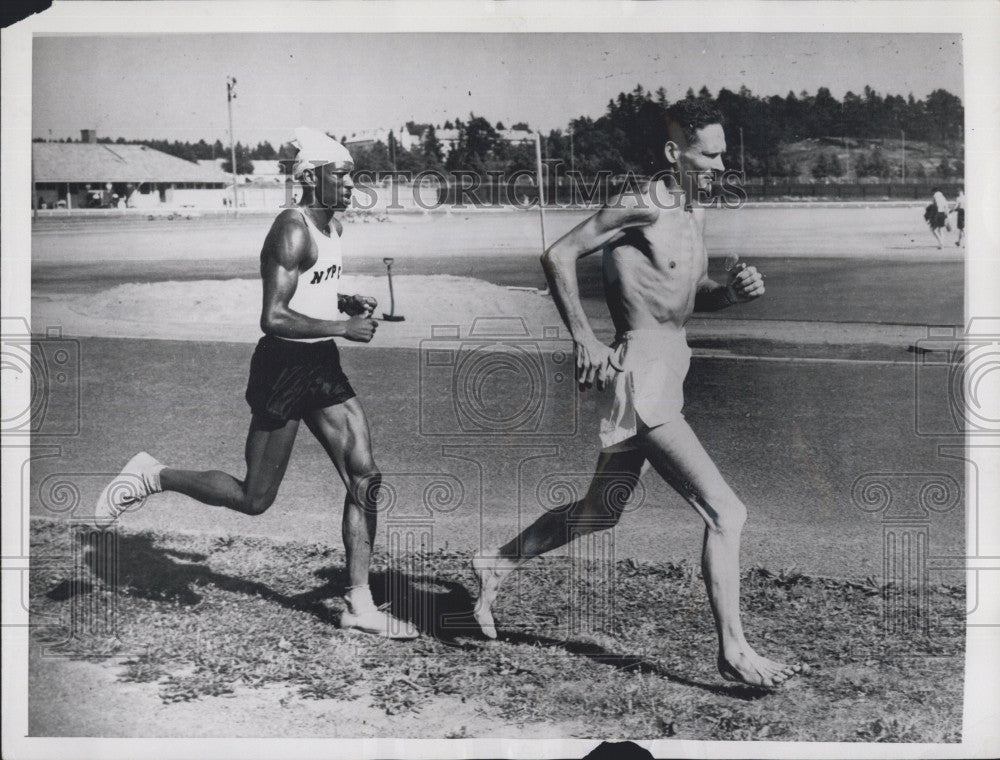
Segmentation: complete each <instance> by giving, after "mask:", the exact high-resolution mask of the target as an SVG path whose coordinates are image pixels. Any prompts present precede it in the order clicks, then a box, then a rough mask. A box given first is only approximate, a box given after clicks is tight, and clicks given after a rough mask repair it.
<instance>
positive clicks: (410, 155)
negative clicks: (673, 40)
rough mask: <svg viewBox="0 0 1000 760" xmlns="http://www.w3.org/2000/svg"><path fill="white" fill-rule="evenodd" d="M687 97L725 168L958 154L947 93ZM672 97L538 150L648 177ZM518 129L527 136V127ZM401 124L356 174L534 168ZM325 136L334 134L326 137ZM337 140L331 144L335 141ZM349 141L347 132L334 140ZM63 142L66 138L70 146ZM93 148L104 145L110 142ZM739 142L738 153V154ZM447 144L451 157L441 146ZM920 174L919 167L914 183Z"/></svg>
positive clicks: (959, 114)
mask: <svg viewBox="0 0 1000 760" xmlns="http://www.w3.org/2000/svg"><path fill="white" fill-rule="evenodd" d="M684 97H685V98H697V99H703V100H709V101H712V102H713V103H714V104H715V105H716V106H717V107H718V109H719V110H720V111H721V112H722V114H723V118H724V125H725V130H726V141H727V146H728V150H727V153H726V155H725V156H724V161H725V163H726V165H727V166H729V167H733V168H739V167H740V166H741V163H742V166H743V167H744V169H745V171H746V174H747V176H748V177H751V178H753V177H784V178H788V177H793V176H798V175H800V174H801V173H802V172H803V171H805V172H807V173H809V174H811V175H812V176H813V177H814V178H816V179H821V178H824V177H839V176H843V175H844V174H845V173H846V167H844V166H843V164H842V162H841V161H840V159H839V158H838V157H837V156H836V155H832V154H830V153H829V152H824V153H820V154H819V155H818V156H817V157H816V158H814V159H813V161H812V163H811V164H810V165H809V166H800V165H798V164H796V163H795V162H794V161H791V160H789V159H788V158H786V157H785V156H784V152H783V150H782V148H783V146H786V145H788V144H790V143H795V142H798V141H801V140H806V139H815V140H821V141H823V142H824V143H826V144H827V145H834V146H835V145H837V144H838V141H840V144H841V145H842V146H844V147H851V146H853V147H857V148H861V150H860V151H859V152H858V153H857V154H856V156H855V158H854V160H853V161H852V166H851V167H850V168H851V171H852V173H854V174H855V175H856V176H859V177H861V176H871V177H883V178H885V177H888V176H890V175H892V174H893V173H894V172H896V169H895V167H894V166H893V165H892V163H891V162H890V161H889V160H888V159H887V158H886V156H885V154H884V152H883V150H882V148H881V146H880V145H879V144H878V141H885V140H900V139H901V138H902V137H903V135H904V133H905V139H906V140H907V141H913V142H916V141H922V142H924V143H927V144H930V145H932V146H935V147H936V148H938V149H939V150H940V151H941V152H942V153H948V152H951V153H957V152H958V151H959V146H960V144H961V140H962V129H963V124H964V119H965V111H964V107H963V106H962V102H961V100H960V99H959V98H958V97H957V96H955V95H953V94H951V93H950V92H948V91H946V90H943V89H937V90H934V91H933V92H931V93H930V94H929V95H927V97H926V98H923V99H916V98H914V96H913V95H912V94H910V95H909V96H908V97H905V98H904V97H903V96H901V95H882V94H880V93H878V92H876V91H875V90H873V89H872V88H871V87H867V86H866V87H865V88H864V91H863V92H862V93H860V94H855V93H853V92H847V93H846V94H845V95H844V97H843V99H842V100H838V99H837V98H835V97H833V95H832V94H831V93H830V90H829V89H828V88H826V87H820V88H819V89H818V90H817V91H816V93H815V94H810V93H809V92H807V91H805V90H803V91H802V92H800V93H799V94H798V95H796V94H795V93H794V92H789V93H788V94H787V95H785V96H784V97H782V96H780V95H769V96H760V95H755V94H754V93H752V92H751V91H750V90H749V89H747V88H746V87H741V88H740V89H739V90H738V91H736V92H733V91H732V90H729V89H726V88H723V89H721V90H719V92H718V93H717V94H715V95H713V94H712V93H711V91H709V90H708V88H707V87H702V88H701V89H700V90H699V91H698V92H697V93H696V92H695V91H694V90H693V89H689V90H688V91H687V93H686V94H685V96H684ZM669 105H670V101H669V99H668V97H667V93H666V91H665V90H664V89H663V88H662V87H661V88H659V89H657V90H656V91H655V92H654V91H648V90H646V89H644V88H643V87H642V85H636V87H635V89H633V90H632V91H631V92H622V93H619V94H618V96H617V97H616V98H612V99H611V100H609V101H608V103H607V106H606V108H605V112H604V113H603V114H602V115H601V116H600V117H598V118H596V119H595V118H591V117H588V116H579V117H577V118H574V119H572V120H570V121H569V123H568V125H567V128H566V129H555V130H552V131H550V132H549V133H548V135H545V136H544V138H543V141H542V142H543V153H544V156H545V158H546V160H547V161H558V162H560V163H561V164H562V167H563V168H564V170H569V169H575V170H576V171H578V172H580V173H581V174H582V175H583V176H585V177H586V176H594V175H595V174H596V173H597V172H598V171H601V170H604V171H610V172H612V173H616V174H619V173H626V172H633V173H636V174H650V173H652V172H654V171H656V170H657V169H658V168H660V166H661V164H660V161H661V156H662V145H659V144H657V139H654V136H657V135H660V134H662V130H661V129H657V124H662V120H663V118H664V113H665V111H666V109H667V108H668V107H669ZM512 128H513V129H525V130H527V129H528V125H527V124H526V123H524V122H520V123H518V124H514V125H513V126H512ZM405 129H406V130H407V131H408V132H409V133H410V134H411V135H415V136H417V135H419V140H418V142H417V144H415V145H413V146H412V147H410V148H409V149H403V148H402V146H401V144H400V140H399V137H398V136H397V135H396V134H395V133H394V132H389V133H388V140H387V142H386V143H383V142H381V141H379V142H375V143H374V144H371V145H365V146H354V147H352V154H353V156H354V158H355V165H356V168H357V170H359V171H365V172H371V173H380V172H389V171H393V170H396V171H405V172H411V173H417V172H421V171H428V170H430V171H444V172H448V171H454V170H464V171H472V172H474V173H476V174H478V175H480V176H483V177H485V176H486V174H487V173H488V172H504V173H505V174H507V175H510V174H513V173H514V172H518V171H526V172H530V171H533V170H534V166H535V147H534V144H533V143H531V142H526V143H510V142H508V141H507V140H505V139H503V137H502V136H501V134H500V131H501V130H503V129H504V125H503V124H502V123H499V122H497V123H496V124H495V125H494V124H491V123H490V121H489V120H487V119H486V118H485V117H483V116H477V115H476V114H474V113H470V114H469V116H468V118H467V119H462V118H455V119H449V120H448V121H446V122H445V123H444V124H443V125H437V126H435V125H433V124H418V123H415V122H412V121H411V122H407V124H406V126H405ZM444 129H447V130H455V131H457V134H458V137H457V140H455V141H454V142H453V144H451V145H448V146H446V145H445V144H444V143H443V142H442V140H441V138H440V137H439V136H438V132H439V131H440V130H444ZM331 137H334V136H333V135H331ZM334 139H336V137H334ZM340 140H341V142H346V141H347V140H346V137H344V136H342V137H341V138H340ZM61 142H66V141H65V140H63V141H61ZM98 142H105V143H110V142H111V140H110V138H102V139H99V140H98ZM116 142H118V143H126V142H131V143H137V144H142V145H147V146H149V147H151V148H155V149H156V150H161V151H163V152H165V153H169V154H170V155H173V156H177V157H178V158H183V159H185V160H188V161H196V160H201V159H212V158H224V159H225V163H224V165H223V170H224V171H227V172H228V171H230V170H231V168H230V166H229V150H228V146H226V145H223V144H222V142H221V141H220V140H216V141H215V142H214V143H207V142H206V141H205V140H199V141H198V142H196V143H189V142H181V141H166V140H129V141H127V140H125V139H124V138H118V139H117V140H116ZM741 146H742V151H741ZM448 148H450V150H449V149H448ZM294 155H295V149H294V147H293V146H292V144H291V143H286V144H283V145H280V146H278V147H277V148H275V147H274V146H272V145H271V144H270V143H269V142H267V141H264V142H260V143H257V144H256V145H253V146H251V145H243V144H242V143H237V144H236V163H237V171H238V172H239V173H241V174H249V173H251V172H252V171H253V167H252V164H250V161H252V160H275V159H287V158H292V157H293V156H294ZM963 169H964V167H963V166H961V162H960V160H953V161H952V162H949V161H948V159H947V158H944V159H942V160H941V163H940V164H938V166H937V168H936V171H937V173H938V174H940V175H942V176H949V175H950V174H957V173H961V171H962V170H963ZM922 173H923V168H922V166H919V165H918V164H914V171H913V176H920V175H921V174H922Z"/></svg>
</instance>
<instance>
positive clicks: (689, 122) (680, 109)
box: [666, 98, 722, 145]
mask: <svg viewBox="0 0 1000 760" xmlns="http://www.w3.org/2000/svg"><path fill="white" fill-rule="evenodd" d="M709 124H722V111H720V110H719V109H718V108H716V107H715V104H714V103H713V102H712V101H710V100H701V99H697V98H685V99H684V100H678V101H677V102H676V103H674V104H673V105H672V106H670V108H668V109H667V113H666V126H667V139H668V140H674V141H675V142H676V140H675V135H676V132H677V130H680V132H681V134H683V135H684V140H685V142H686V143H687V144H688V145H690V144H692V143H693V142H695V140H697V138H698V130H700V129H704V128H705V127H707V126H708V125H709Z"/></svg>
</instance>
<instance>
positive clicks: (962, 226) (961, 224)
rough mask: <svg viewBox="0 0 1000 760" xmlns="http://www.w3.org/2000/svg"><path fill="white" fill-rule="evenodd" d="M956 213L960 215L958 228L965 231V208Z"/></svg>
mask: <svg viewBox="0 0 1000 760" xmlns="http://www.w3.org/2000/svg"><path fill="white" fill-rule="evenodd" d="M956 213H957V214H958V222H957V224H958V228H959V229H960V230H964V229H965V209H964V208H960V209H957V212H956Z"/></svg>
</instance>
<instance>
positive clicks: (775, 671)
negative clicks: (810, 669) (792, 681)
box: [718, 649, 802, 689]
mask: <svg viewBox="0 0 1000 760" xmlns="http://www.w3.org/2000/svg"><path fill="white" fill-rule="evenodd" d="M718 664H719V672H720V673H721V674H722V677H723V678H725V679H726V680H727V681H737V682H739V683H745V684H748V685H750V686H763V687H764V688H768V689H773V688H774V687H776V686H780V685H781V684H783V683H784V682H785V681H787V680H788V679H789V678H791V677H792V676H794V675H795V674H797V673H799V672H800V671H801V670H802V666H801V665H786V664H784V663H782V662H775V661H774V660H769V659H767V658H766V657H761V656H760V655H759V654H757V653H756V652H754V651H753V650H752V649H748V650H747V651H745V652H737V653H736V654H735V655H734V656H732V657H726V656H725V655H722V654H720V655H719V660H718Z"/></svg>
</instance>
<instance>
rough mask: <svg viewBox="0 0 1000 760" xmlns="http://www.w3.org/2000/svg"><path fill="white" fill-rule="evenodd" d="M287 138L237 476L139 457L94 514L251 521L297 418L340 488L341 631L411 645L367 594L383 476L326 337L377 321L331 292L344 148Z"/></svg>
mask: <svg viewBox="0 0 1000 760" xmlns="http://www.w3.org/2000/svg"><path fill="white" fill-rule="evenodd" d="M296 137H297V139H298V141H299V154H298V155H297V156H296V165H295V169H294V172H293V173H294V175H295V177H296V178H297V179H299V180H300V181H301V184H302V200H301V202H300V205H299V206H298V207H296V208H290V209H286V210H284V211H282V212H281V213H280V214H278V217H277V218H276V219H275V220H274V224H273V225H271V230H270V232H268V235H267V239H266V240H265V241H264V247H263V250H262V251H261V254H260V274H261V280H262V281H263V290H264V305H263V309H262V313H261V319H260V325H261V329H262V330H263V331H264V337H263V338H261V340H260V342H259V343H258V344H257V349H256V351H255V352H254V355H253V359H252V360H251V364H250V380H249V382H248V383H247V391H246V399H247V402H248V403H249V404H250V409H251V411H252V413H253V417H252V419H251V422H250V432H249V433H248V435H247V442H246V463H247V472H246V476H245V477H244V478H243V479H242V480H239V479H237V478H235V477H233V476H232V475H229V474H227V473H225V472H220V471H218V470H180V469H177V468H174V467H165V466H164V465H163V464H161V463H160V462H158V461H156V460H155V459H154V458H153V457H151V456H150V455H149V454H146V453H145V452H142V453H140V454H137V455H136V456H135V457H133V458H132V459H131V460H130V461H129V462H128V464H126V465H125V468H124V469H123V470H122V473H121V474H120V475H119V476H118V477H117V478H115V480H113V481H112V482H111V483H110V484H109V485H108V487H107V488H105V489H104V492H103V493H102V494H101V496H100V498H99V499H98V502H97V505H96V506H95V510H94V511H95V518H97V519H98V520H99V521H101V522H109V521H111V520H114V519H116V518H117V517H118V516H119V515H120V514H121V512H123V511H124V510H126V509H128V508H129V507H130V506H132V505H134V504H136V503H141V502H142V500H144V499H145V498H146V497H147V496H149V495H150V494H153V493H157V492H159V491H176V492H178V493H182V494H185V495H187V496H190V497H192V498H194V499H197V500H198V501H200V502H202V503H203V504H209V505H212V506H221V507H227V508H229V509H233V510H235V511H237V512H242V513H244V514H247V515H259V514H262V513H263V512H264V511H265V510H267V508H268V507H270V506H271V504H272V503H273V502H274V500H275V497H276V496H277V494H278V486H279V485H280V484H281V481H282V479H283V478H284V476H285V468H286V467H287V466H288V460H289V457H290V456H291V453H292V445H293V444H294V443H295V436H296V434H297V433H298V429H299V422H300V421H301V420H302V419H305V420H306V423H307V426H308V427H309V430H310V431H311V432H312V433H313V434H314V435H315V436H316V437H317V438H318V439H319V441H320V443H321V444H322V445H323V448H324V449H325V450H326V451H327V452H328V453H329V455H330V459H331V460H332V462H333V465H334V467H335V468H336V469H337V472H338V474H339V475H340V479H341V481H342V482H343V483H344V484H345V485H346V487H347V495H346V497H345V499H344V517H343V526H342V528H341V532H342V535H343V538H344V544H345V548H346V550H347V568H346V571H347V576H348V590H347V594H346V599H345V601H346V609H345V611H344V613H343V615H342V616H341V620H340V624H341V627H343V628H351V629H354V630H358V631H363V632H365V633H372V634H375V635H378V636H384V637H387V638H394V639H411V638H415V637H416V636H417V635H419V632H418V631H417V629H416V627H415V626H414V625H413V624H412V623H410V622H407V621H405V620H400V619H398V618H396V617H393V616H392V615H390V614H388V613H387V612H383V611H381V610H379V609H378V608H377V607H376V606H375V603H374V601H373V600H372V595H371V591H370V590H369V587H368V567H369V563H370V561H371V552H372V545H373V544H374V541H375V528H376V515H377V512H378V508H377V504H378V494H379V489H380V487H381V483H382V475H381V473H380V472H379V469H378V467H377V466H376V464H375V459H374V457H373V456H372V449H371V435H370V432H369V427H368V420H367V418H366V417H365V412H364V409H363V408H362V407H361V404H360V402H359V401H358V399H357V397H356V396H355V395H354V389H353V388H351V385H350V383H349V382H348V380H347V377H346V376H345V375H344V372H343V370H342V369H341V367H340V356H339V351H338V349H337V345H336V342H335V341H334V340H333V339H334V338H345V339H347V340H351V341H357V342H361V343H368V342H369V341H371V339H372V338H373V337H374V336H375V328H376V326H377V323H376V322H375V320H373V319H371V314H372V312H373V311H374V310H375V306H376V303H375V299H374V298H369V297H367V296H345V295H342V294H341V293H340V288H339V285H340V276H341V267H342V266H343V259H342V252H341V241H340V234H341V232H342V228H341V226H340V222H339V221H338V220H337V219H336V215H337V214H338V213H340V212H342V211H344V210H345V209H346V208H347V206H348V205H349V204H350V200H351V190H352V188H353V187H354V183H353V182H352V181H351V176H350V172H351V171H352V170H353V168H354V163H353V161H352V160H351V156H350V154H349V153H348V152H347V149H346V148H344V146H343V145H341V144H340V143H338V142H336V141H334V140H331V139H330V138H329V137H327V136H326V135H324V134H322V133H321V132H317V131H315V130H305V129H300V130H296ZM345 315H346V318H345ZM328 480H329V482H331V483H332V482H335V480H334V479H328Z"/></svg>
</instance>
